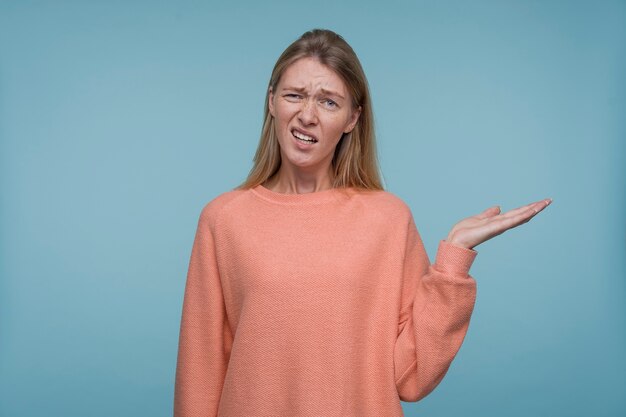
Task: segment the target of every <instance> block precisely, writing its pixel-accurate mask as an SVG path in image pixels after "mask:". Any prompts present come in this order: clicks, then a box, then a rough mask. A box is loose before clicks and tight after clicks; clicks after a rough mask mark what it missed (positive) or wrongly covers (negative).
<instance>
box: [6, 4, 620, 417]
mask: <svg viewBox="0 0 626 417" xmlns="http://www.w3.org/2000/svg"><path fill="white" fill-rule="evenodd" d="M625 22H626V3H625V2H624V1H599V2H597V1H588V2H581V1H577V2H572V1H474V2H466V1H445V2H435V1H399V2H394V1H385V2H382V1H381V2H371V3H369V2H363V1H335V0H333V1H317V2H292V1H272V2H258V1H245V2H244V1H235V2H215V3H213V2H207V1H204V2H202V1H194V2H189V1H187V2H182V1H177V2H173V1H172V2H157V1H100V2H95V1H93V2H89V1H48V2H45V1H1V2H0V164H1V165H0V186H1V190H2V194H1V196H2V197H1V205H0V231H1V242H0V243H1V258H0V274H1V275H0V415H2V416H7V417H9V416H10V417H13V416H27V417H30V416H60V417H74V416H76V417H79V416H80V417H83V416H94V417H96V416H97V417H100V416H102V417H104V416H116V417H125V416H170V415H171V413H172V400H173V392H174V373H175V366H176V355H177V343H178V332H179V326H180V318H181V317H180V314H181V308H182V302H183V291H184V285H185V279H186V272H187V267H188V262H189V256H190V253H191V245H192V242H193V237H194V233H195V228H196V225H197V220H198V216H199V213H200V210H201V209H202V207H203V206H204V204H206V203H207V202H208V201H209V200H211V199H213V198H214V197H215V196H217V195H218V194H220V193H222V192H225V191H227V190H228V189H230V188H232V187H234V186H236V185H237V184H239V183H240V182H241V181H242V180H243V179H244V177H245V175H246V174H247V173H248V170H249V169H250V167H251V166H252V156H253V154H254V151H255V149H256V146H257V143H258V139H259V135H260V130H261V123H262V110H263V105H264V99H265V89H266V87H267V82H268V80H269V76H270V73H271V70H272V67H273V65H274V63H275V61H276V59H277V58H278V56H279V55H280V53H281V52H282V51H283V50H284V49H285V48H286V47H287V46H288V45H289V44H290V43H291V42H292V41H294V40H295V39H296V38H297V37H299V36H300V35H301V34H302V33H303V32H305V31H306V30H309V29H312V28H315V27H320V28H328V29H332V30H334V31H336V32H337V33H339V34H340V35H342V36H343V37H344V38H345V39H346V40H347V41H348V42H349V43H350V44H351V45H352V47H353V48H354V50H355V52H356V53H357V55H358V56H359V58H360V60H361V62H362V64H363V67H364V69H365V72H366V74H367V76H368V79H369V84H370V87H371V92H372V96H373V104H374V113H375V122H376V133H377V140H378V148H379V151H380V157H381V165H382V171H383V173H384V179H385V184H386V186H387V189H388V190H389V191H391V192H393V193H395V194H396V195H398V196H399V197H401V198H403V199H404V200H405V201H406V202H407V203H408V204H409V205H410V207H411V209H412V211H413V213H414V216H415V219H416V224H417V227H418V229H419V231H420V233H421V234H422V237H423V239H424V243H425V245H426V249H427V250H428V254H429V257H430V258H431V261H432V260H433V258H434V255H435V250H436V248H437V243H438V241H439V240H440V239H443V238H445V237H446V235H447V233H448V231H449V230H450V228H451V227H452V226H453V225H454V223H456V222H458V221H459V220H461V219H463V218H465V217H468V216H470V215H474V214H477V213H479V212H480V211H482V210H484V209H486V208H488V207H490V206H493V205H496V204H500V205H501V207H502V210H503V212H504V211H508V210H510V209H513V208H515V207H518V206H520V205H523V204H527V203H530V202H532V201H535V200H539V199H541V198H547V197H552V198H553V199H554V202H553V203H552V205H550V206H549V207H548V208H547V209H546V210H544V211H543V212H541V213H540V214H539V215H538V216H537V217H535V218H534V219H533V220H531V221H530V222H529V223H526V224H524V225H521V226H520V227H518V228H515V229H512V230H509V231H507V232H505V233H504V234H502V235H500V236H497V237H495V238H493V239H492V240H490V241H488V242H485V243H484V244H481V245H479V246H477V247H476V250H477V252H478V257H477V258H476V261H475V262H474V265H473V266H472V269H471V271H470V275H472V276H473V277H475V278H476V280H477V283H478V295H477V302H476V307H475V310H474V314H473V316H472V319H471V323H470V327H469V331H468V334H467V337H466V339H465V341H464V344H463V345H462V347H461V349H460V351H459V353H458V355H457V357H456V359H455V360H454V362H453V363H452V365H451V367H450V369H449V371H448V374H447V375H446V377H445V378H444V380H443V381H442V383H441V384H440V385H439V386H438V387H437V388H436V389H435V390H434V391H433V392H432V393H431V394H430V395H429V396H428V397H426V398H424V399H423V400H422V401H420V402H418V403H403V408H404V410H405V413H406V415H407V416H430V417H434V416H453V415H462V416H481V417H491V416H493V417H495V416H509V417H516V416H524V417H527V416H551V417H554V416H581V417H582V416H596V417H600V416H617V415H624V414H622V413H624V412H626V397H625V396H624V392H626V360H625V352H626V322H625V321H626V320H625V319H626V314H625V313H626V308H625V304H624V301H625V296H626V294H625V283H624V281H625V278H626V222H625V220H626V219H625V217H626V216H625V213H626V196H625V191H626V168H625V164H626V155H625V153H626V152H625V151H626V122H625V118H624V117H625V115H626V94H625V93H626V83H625V81H626V75H625V74H626V29H625V26H626V25H625Z"/></svg>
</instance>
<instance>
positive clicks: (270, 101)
mask: <svg viewBox="0 0 626 417" xmlns="http://www.w3.org/2000/svg"><path fill="white" fill-rule="evenodd" d="M267 104H268V106H269V110H270V114H271V115H272V117H276V116H274V92H273V91H272V87H271V86H270V88H269V94H268V102H267Z"/></svg>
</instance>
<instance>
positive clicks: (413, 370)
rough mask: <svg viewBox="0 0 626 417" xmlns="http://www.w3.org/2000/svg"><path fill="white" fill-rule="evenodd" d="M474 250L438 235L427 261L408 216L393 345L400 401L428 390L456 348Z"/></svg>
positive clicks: (471, 298)
mask: <svg viewBox="0 0 626 417" xmlns="http://www.w3.org/2000/svg"><path fill="white" fill-rule="evenodd" d="M476 255H477V252H476V251H474V250H471V249H466V248H463V247H459V246H455V245H452V244H451V243H449V242H447V241H444V240H442V241H440V242H439V248H438V251H437V255H436V258H435V263H434V264H433V265H431V264H430V261H429V259H428V255H427V254H426V251H425V249H424V245H423V243H422V240H421V237H420V235H419V233H418V231H417V228H416V226H415V224H414V221H413V217H412V216H411V219H410V222H409V225H408V231H407V241H406V250H405V257H404V272H403V290H402V309H401V311H400V316H399V322H398V337H397V340H396V344H395V350H394V367H395V368H394V369H395V379H396V388H397V390H398V394H399V397H400V399H401V400H402V401H408V402H416V401H419V400H420V399H422V398H424V397H425V396H426V395H428V394H429V393H430V392H431V391H433V390H434V389H435V387H436V386H437V385H439V383H440V382H441V380H442V379H443V377H444V376H445V374H446V373H447V371H448V369H449V367H450V364H451V362H452V360H453V359H454V357H455V356H456V354H457V352H458V351H459V348H460V347H461V344H462V343H463V339H464V338H465V335H466V332H467V329H468V326H469V321H470V316H471V314H472V311H473V308H474V303H475V300H476V281H475V280H474V278H472V277H471V276H469V275H468V272H469V269H470V266H471V264H472V262H473V261H474V258H475V257H476Z"/></svg>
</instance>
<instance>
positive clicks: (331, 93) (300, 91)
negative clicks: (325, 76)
mask: <svg viewBox="0 0 626 417" xmlns="http://www.w3.org/2000/svg"><path fill="white" fill-rule="evenodd" d="M283 90H293V91H297V92H299V93H305V92H306V88H304V87H283ZM320 91H321V92H322V93H324V94H326V95H329V96H335V97H339V98H340V99H342V100H345V98H344V96H342V95H341V94H339V93H337V92H336V91H332V90H327V89H325V88H321V89H320Z"/></svg>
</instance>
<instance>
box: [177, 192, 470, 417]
mask: <svg viewBox="0 0 626 417" xmlns="http://www.w3.org/2000/svg"><path fill="white" fill-rule="evenodd" d="M476 255H477V252H476V251H475V250H473V249H467V248H464V247H461V246H457V245H454V244H451V243H449V242H447V241H445V240H441V241H439V246H438V250H437V253H436V256H435V262H434V263H433V264H431V263H430V261H429V258H428V255H427V254H426V251H425V249H424V245H423V243H422V240H421V237H420V234H419V232H418V230H417V228H416V225H415V221H414V218H413V214H412V212H411V209H410V208H409V206H408V205H407V204H406V203H405V202H404V201H403V200H401V199H400V198H399V197H397V196H396V195H394V194H392V193H391V192H389V191H382V190H376V191H372V190H368V191H363V190H357V189H354V188H347V189H339V188H334V189H329V190H323V191H317V192H313V193H305V194H284V193H278V192H275V191H272V190H270V189H268V188H266V187H264V186H262V185H258V186H256V187H254V188H251V189H247V190H231V191H227V192H224V193H222V194H220V195H218V196H217V197H215V198H214V199H213V200H211V201H209V202H208V203H207V204H206V205H205V206H204V207H203V209H202V210H201V213H200V216H199V220H198V224H197V230H196V234H195V239H194V242H193V247H192V250H191V257H190V261H189V269H188V273H187V280H186V285H185V291H184V301H183V307H182V317H181V324H180V334H179V343H178V358H177V363H176V379H175V389H174V416H175V417H216V416H217V417H270V416H271V417H308V416H311V417H313V416H315V417H321V416H323V417H346V416H348V417H369V416H372V417H397V416H403V415H404V414H403V411H402V407H401V404H400V401H408V402H416V401H419V400H420V399H422V398H424V397H425V396H426V395H428V394H429V393H431V392H432V391H433V389H434V388H435V387H436V386H437V385H439V383H440V382H441V380H442V379H443V377H444V375H445V374H446V373H447V371H448V369H449V367H450V365H451V362H452V361H453V359H454V357H455V356H456V355H457V353H458V351H459V349H460V347H461V344H462V343H463V340H464V338H465V335H466V333H467V329H468V326H469V322H470V317H471V314H472V311H473V309H474V304H475V300H476V281H475V280H474V278H473V277H471V276H470V275H469V269H470V266H471V265H472V262H473V261H474V258H475V257H476Z"/></svg>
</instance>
